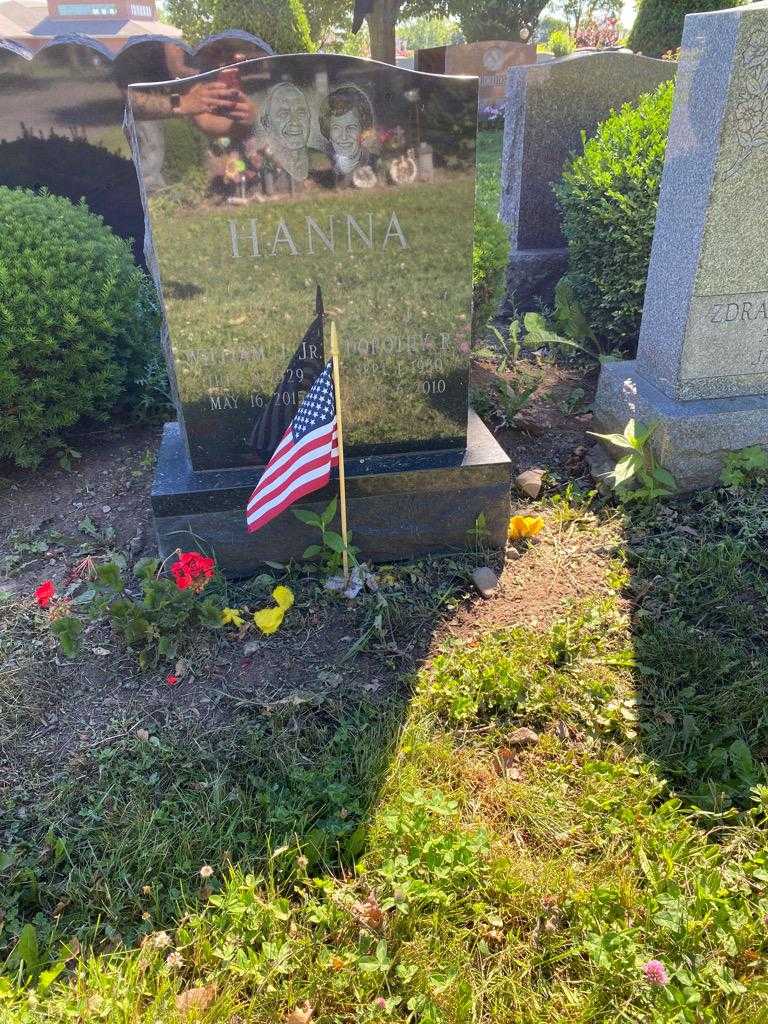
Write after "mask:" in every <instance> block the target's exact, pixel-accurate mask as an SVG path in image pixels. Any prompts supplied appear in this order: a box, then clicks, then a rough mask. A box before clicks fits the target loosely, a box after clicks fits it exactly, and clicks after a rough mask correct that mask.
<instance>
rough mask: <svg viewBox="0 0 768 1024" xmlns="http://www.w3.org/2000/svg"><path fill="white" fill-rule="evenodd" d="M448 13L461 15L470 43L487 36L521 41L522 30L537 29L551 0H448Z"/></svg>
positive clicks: (463, 29) (479, 40)
mask: <svg viewBox="0 0 768 1024" xmlns="http://www.w3.org/2000/svg"><path fill="white" fill-rule="evenodd" d="M445 6H446V7H447V13H449V14H455V15H458V18H459V21H460V23H461V31H462V32H463V33H464V38H465V39H466V41H467V42H468V43H479V42H482V41H483V40H484V39H512V40H515V41H518V42H519V41H520V32H521V30H522V29H527V30H528V31H529V32H530V33H533V32H534V31H535V29H536V25H537V24H538V21H539V15H540V14H541V12H542V11H543V10H544V8H545V7H546V6H547V0H446V3H445Z"/></svg>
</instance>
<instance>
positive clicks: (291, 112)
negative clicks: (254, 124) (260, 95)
mask: <svg viewBox="0 0 768 1024" xmlns="http://www.w3.org/2000/svg"><path fill="white" fill-rule="evenodd" d="M311 124H312V116H311V114H310V110H309V104H308V103H307V99H306V97H305V95H304V93H303V92H302V91H301V89H299V88H298V87H297V86H295V85H293V84H292V83H291V82H280V83H279V84H278V85H275V86H273V87H272V88H271V89H270V90H269V92H268V93H267V99H266V103H265V106H264V116H263V126H264V130H265V131H266V133H267V138H268V140H269V143H270V146H271V148H272V150H273V151H274V154H275V157H276V158H277V160H278V161H279V163H280V165H281V166H282V167H283V169H284V170H286V171H287V172H288V174H290V176H291V177H292V178H294V179H295V180H296V181H303V180H304V179H305V178H306V177H307V175H308V173H309V160H308V155H307V145H308V143H309V133H310V127H311Z"/></svg>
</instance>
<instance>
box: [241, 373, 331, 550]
mask: <svg viewBox="0 0 768 1024" xmlns="http://www.w3.org/2000/svg"><path fill="white" fill-rule="evenodd" d="M338 464H339V449H338V441H337V436H336V398H335V394H334V388H333V363H332V362H330V363H327V364H326V367H325V369H324V370H323V372H322V373H321V374H320V376H319V377H318V378H317V380H316V381H315V383H314V384H313V385H312V387H311V388H310V389H309V392H308V394H307V397H306V398H305V399H304V401H303V402H302V403H301V405H300V406H299V408H298V409H297V411H296V415H295V416H294V417H293V420H292V421H291V423H290V424H289V426H288V429H287V430H286V432H285V433H284V434H283V439H282V440H281V442H280V444H279V445H278V446H277V448H276V449H275V453H274V455H273V456H272V458H271V459H270V460H269V462H268V463H267V468H266V469H265V470H264V472H263V473H262V475H261V479H260V480H259V482H258V484H257V486H256V490H255V491H254V492H253V494H252V495H251V497H250V500H249V501H248V507H247V508H246V511H245V518H246V522H247V524H248V532H249V533H253V532H254V531H255V530H260V529H261V527H262V526H266V524H267V523H268V522H270V520H272V519H274V518H275V516H279V515H280V513H281V512H284V511H285V509H287V508H288V506H289V505H292V504H293V503H294V502H295V501H298V500H299V498H303V497H304V495H305V494H310V493H311V492H312V491H317V490H319V489H320V488H321V487H325V485H326V484H327V483H328V481H329V480H330V478H331V469H332V468H333V467H334V466H338Z"/></svg>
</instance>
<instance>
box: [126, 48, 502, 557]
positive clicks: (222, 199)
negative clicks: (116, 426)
mask: <svg viewBox="0 0 768 1024" xmlns="http://www.w3.org/2000/svg"><path fill="white" fill-rule="evenodd" d="M222 83H224V84H225V85H226V86H227V87H228V88H229V89H230V90H231V92H230V94H229V100H228V102H229V104H230V108H229V110H226V109H225V108H224V107H222V108H221V109H216V108H215V107H214V110H213V112H211V111H210V110H209V111H208V112H206V113H202V114H201V113H199V111H201V110H203V109H205V108H206V104H207V99H208V98H210V97H211V96H213V95H214V91H215V90H216V89H220V87H221V84H222ZM129 97H130V99H129V107H130V115H131V116H132V119H133V120H132V124H133V128H134V131H135V146H136V150H137V165H138V166H139V167H140V170H141V172H142V183H143V187H144V199H145V207H146V210H147V215H148V223H149V225H150V227H151V238H152V245H153V250H154V251H153V253H151V254H148V256H149V262H150V264H151V266H152V268H153V272H154V274H155V276H156V281H157V284H158V289H159V291H160V293H161V294H162V297H163V302H164V307H165V316H166V323H167V329H168V336H169V345H168V363H169V368H170V370H171V374H172V377H173V379H174V381H175V388H176V396H177V408H178V414H179V422H178V424H175V423H174V424H171V425H169V426H168V427H167V429H166V432H165V436H164V440H163V444H162V448H161V452H160V457H159V463H158V472H157V479H156V483H155V487H154V490H153V495H152V502H153V508H154V512H155V522H156V525H157V529H158V534H159V539H160V546H161V551H162V552H163V553H164V554H167V553H168V552H170V551H172V550H173V549H174V548H176V547H178V546H180V545H181V546H182V547H184V546H187V545H189V544H192V543H193V542H194V538H202V539H203V541H205V542H206V543H207V544H208V545H210V546H211V547H212V548H213V549H214V550H215V552H216V555H217V557H218V559H219V561H220V563H221V564H222V566H223V567H224V569H225V570H226V571H227V572H230V573H233V574H237V573H241V574H245V573H248V572H251V571H252V570H254V569H255V568H256V567H257V566H258V564H259V563H260V562H262V561H264V560H278V561H282V560H285V559H288V558H291V557H293V558H298V557H301V554H302V552H303V550H304V548H305V547H306V546H307V544H308V543H309V537H308V533H307V528H306V527H305V526H303V525H302V524H300V523H299V522H298V521H297V520H296V519H295V518H294V517H293V516H292V515H291V514H290V513H286V514H284V515H282V516H280V517H279V518H278V519H276V520H274V521H273V522H272V523H270V524H268V525H267V526H266V527H265V528H264V529H263V530H261V531H259V532H257V533H255V534H252V535H248V534H247V533H246V529H245V518H244V509H245V505H246V503H247V499H248V497H249V495H250V493H251V491H252V490H253V488H254V486H255V485H256V482H257V481H258V479H259V476H260V475H261V472H262V469H263V467H264V465H265V463H266V462H267V461H268V459H269V457H270V455H271V452H272V450H273V449H274V448H275V447H276V445H277V442H278V441H279V439H280V436H281V435H282V432H283V430H284V429H285V426H286V425H287V423H288V422H289V420H290V418H291V415H292V413H293V412H294V411H295V409H296V407H297V406H298V404H299V403H300V401H301V399H302V397H303V395H304V394H306V392H307V390H308V389H309V387H310V386H311V384H312V381H313V380H314V378H315V377H316V375H317V373H318V372H319V371H320V369H321V368H322V366H323V362H324V359H325V358H327V357H328V352H325V353H323V351H322V340H321V339H320V340H319V339H318V327H319V325H318V323H317V322H316V315H317V309H318V308H320V309H322V304H324V307H325V314H326V315H325V317H324V318H323V317H322V315H321V320H320V322H321V323H322V322H323V319H324V322H325V323H326V324H327V321H328V319H329V318H330V317H333V318H334V319H335V320H336V321H337V324H338V329H339V337H340V345H341V351H342V388H343V396H344V407H343V414H344V437H345V444H346V455H347V459H346V464H347V473H348V485H347V486H348V496H349V512H350V524H351V529H352V530H353V532H354V535H355V543H356V544H358V545H359V546H360V547H361V549H362V551H363V553H364V555H365V556H366V557H370V558H377V559H393V558H408V557H411V556H413V555H416V554H420V553H425V552H428V551H434V550H443V549H448V548H451V547H464V546H465V545H466V542H467V536H466V534H467V531H468V530H471V529H472V527H473V525H474V523H475V521H476V519H477V517H478V515H480V514H481V513H483V514H485V516H486V520H487V523H488V528H489V530H490V533H491V537H492V539H493V541H494V542H496V543H499V544H501V543H503V540H504V536H505V530H506V525H507V520H508V514H509V482H510V466H509V460H508V459H507V457H506V456H505V455H504V453H503V452H502V450H501V449H500V448H499V446H498V445H497V444H496V442H495V441H494V440H493V438H492V437H491V435H490V434H489V433H488V431H487V430H486V428H485V427H484V426H483V425H482V424H481V423H480V421H479V420H478V419H477V418H476V417H472V419H471V420H470V423H469V437H468V434H467V429H468V409H467V393H468V378H469V351H470V322H471V321H470V311H471V291H472V280H471V279H472V234H473V210H474V187H475V173H474V167H475V137H476V108H477V83H476V82H475V81H474V80H472V79H460V78H454V79H446V78H439V77H436V76H431V75H421V74H417V73H415V72H412V71H408V70H403V69H398V68H393V67H391V66H389V65H383V64H375V63H372V62H370V61H364V60H358V59H356V58H352V57H341V56H333V55H323V54H315V55H300V56H291V57H270V58H265V59H263V60H259V61H249V62H246V63H243V64H239V65H237V66H236V67H234V68H229V69H226V70H225V71H222V72H218V73H216V74H210V75H204V76H197V77H195V78H191V79H189V80H187V81H183V82H171V83H166V84H162V85H156V86H151V87H147V88H140V87H133V88H130V89H129ZM214 98H215V97H214ZM147 168H149V169H150V171H151V174H150V176H149V179H148V177H147V175H146V173H145V171H146V169H147ZM158 175H159V176H160V177H161V178H162V179H163V180H164V181H165V183H166V186H167V185H169V184H174V185H175V188H176V191H175V193H174V191H173V190H169V189H168V188H167V187H166V188H157V186H156V185H155V178H156V177H157V176H158ZM174 195H175V196H176V199H175V200H173V196H174ZM172 200H173V201H172ZM318 288H319V289H320V304H318V294H317V292H318ZM313 323H314V327H313V326H312V325H313ZM307 332H309V335H308V334H307ZM335 492H336V483H335V482H333V483H332V484H331V485H330V487H329V488H327V489H326V491H325V492H319V493H318V494H317V495H313V496H312V497H311V502H310V504H311V505H314V506H315V507H318V508H320V507H322V506H323V505H324V503H326V502H327V501H328V500H329V498H330V496H331V495H332V494H334V493H335ZM197 543H198V544H199V543H200V541H199V539H198V540H197Z"/></svg>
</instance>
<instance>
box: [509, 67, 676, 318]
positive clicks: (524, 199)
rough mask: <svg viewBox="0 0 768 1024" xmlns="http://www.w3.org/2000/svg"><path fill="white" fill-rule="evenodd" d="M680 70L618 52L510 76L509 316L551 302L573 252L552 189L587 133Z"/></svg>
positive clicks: (513, 72) (519, 70)
mask: <svg viewBox="0 0 768 1024" xmlns="http://www.w3.org/2000/svg"><path fill="white" fill-rule="evenodd" d="M676 68H677V65H676V64H675V63H674V62H671V61H661V60H651V59H649V58H647V57H640V56H636V55H635V54H631V53H622V52H617V51H610V52H603V53H584V54H579V53H576V54H573V55H572V56H570V57H563V58H561V59H560V60H553V61H549V62H547V63H546V64H537V65H535V66H533V67H527V68H513V69H512V70H511V71H510V72H509V75H508V79H507V82H508V84H507V106H506V119H505V125H504V155H503V160H502V172H501V187H502V196H501V219H502V220H503V221H505V222H506V223H507V224H509V228H510V243H511V248H510V256H509V264H508V268H507V297H506V302H505V311H507V312H511V311H512V310H513V308H517V309H518V310H520V311H523V310H527V309H534V308H537V307H538V306H539V305H540V301H541V300H542V299H543V300H544V301H545V302H549V301H550V300H551V297H552V294H553V292H554V286H555V285H556V284H557V281H558V280H559V279H560V277H562V275H563V274H564V273H565V270H566V267H567V263H568V250H567V249H566V245H565V239H564V238H563V233H562V230H561V227H560V214H559V211H558V209H557V204H556V202H555V196H554V193H553V191H552V188H553V185H554V184H555V183H556V182H557V181H558V180H559V179H560V176H561V174H562V171H563V166H564V164H565V162H566V160H567V159H568V157H569V156H570V154H571V153H574V152H578V151H580V149H581V133H582V131H584V132H586V134H587V136H588V137H589V136H590V135H593V134H594V132H595V130H596V129H597V126H598V124H599V123H600V122H601V121H603V120H605V118H606V117H607V116H608V115H609V114H610V112H611V110H615V109H618V108H619V107H621V106H622V105H623V104H624V103H629V102H633V101H635V100H637V99H638V98H639V97H640V96H641V95H642V94H643V93H648V92H653V90H654V89H656V88H657V86H659V85H660V84H661V82H664V81H667V79H669V78H673V77H674V74H675V70H676Z"/></svg>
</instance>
